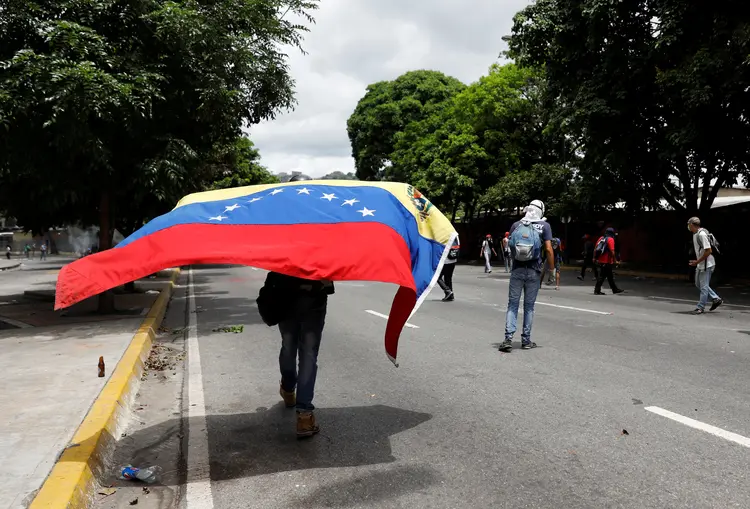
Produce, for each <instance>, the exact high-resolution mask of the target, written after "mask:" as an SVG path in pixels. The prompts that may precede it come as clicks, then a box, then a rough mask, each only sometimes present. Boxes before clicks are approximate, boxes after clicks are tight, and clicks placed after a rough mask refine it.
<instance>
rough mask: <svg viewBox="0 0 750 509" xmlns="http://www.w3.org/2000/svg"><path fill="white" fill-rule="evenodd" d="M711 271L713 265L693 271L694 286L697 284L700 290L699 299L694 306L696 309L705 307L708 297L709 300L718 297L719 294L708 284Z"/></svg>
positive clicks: (712, 270)
mask: <svg viewBox="0 0 750 509" xmlns="http://www.w3.org/2000/svg"><path fill="white" fill-rule="evenodd" d="M713 272H714V268H713V267H710V268H708V269H706V270H696V271H695V286H697V287H698V289H699V290H700V291H701V300H700V301H698V305H697V306H696V307H697V308H698V309H704V308H705V307H706V303H708V299H709V298H711V300H716V299H718V298H719V296H718V295H717V294H716V292H715V291H713V289H712V288H711V286H710V285H711V274H713Z"/></svg>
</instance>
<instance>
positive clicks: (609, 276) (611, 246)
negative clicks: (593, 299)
mask: <svg viewBox="0 0 750 509" xmlns="http://www.w3.org/2000/svg"><path fill="white" fill-rule="evenodd" d="M602 239H605V240H606V242H607V244H606V248H605V250H604V253H602V254H601V255H599V257H598V258H597V259H596V261H597V263H598V264H599V277H598V278H597V280H596V287H594V294H595V295H606V294H605V293H604V292H602V285H603V284H604V280H605V279H606V280H607V282H609V287H610V288H611V289H612V293H614V294H618V293H622V292H624V291H625V290H621V289H620V288H618V287H617V283H615V274H614V268H615V265H616V264H617V256H616V254H615V229H614V228H607V231H606V232H605V233H604V236H603V237H601V238H600V239H599V240H597V241H596V243H597V244H599V241H600V240H602Z"/></svg>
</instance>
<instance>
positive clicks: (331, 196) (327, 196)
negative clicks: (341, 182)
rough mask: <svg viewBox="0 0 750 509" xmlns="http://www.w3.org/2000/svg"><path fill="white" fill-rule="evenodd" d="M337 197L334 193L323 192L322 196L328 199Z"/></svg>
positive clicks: (323, 198)
mask: <svg viewBox="0 0 750 509" xmlns="http://www.w3.org/2000/svg"><path fill="white" fill-rule="evenodd" d="M335 199H336V195H335V194H333V193H331V194H326V193H323V197H322V198H321V200H328V201H331V200H335Z"/></svg>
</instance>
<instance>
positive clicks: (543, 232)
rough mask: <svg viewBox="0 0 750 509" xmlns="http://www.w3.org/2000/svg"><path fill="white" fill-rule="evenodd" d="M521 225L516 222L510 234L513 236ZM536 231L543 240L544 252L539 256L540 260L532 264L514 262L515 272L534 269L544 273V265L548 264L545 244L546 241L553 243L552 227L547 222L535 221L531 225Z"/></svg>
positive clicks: (519, 222)
mask: <svg viewBox="0 0 750 509" xmlns="http://www.w3.org/2000/svg"><path fill="white" fill-rule="evenodd" d="M520 224H521V221H516V222H515V223H513V226H511V227H510V234H511V236H512V235H513V231H514V230H515V229H516V228H518V226H519V225H520ZM531 224H532V226H533V227H534V229H535V230H536V231H537V233H539V235H540V236H541V238H542V252H541V254H540V255H539V259H538V260H535V261H532V262H526V263H523V262H518V261H516V260H513V270H515V269H517V268H527V267H528V268H532V269H534V270H536V271H537V272H541V271H542V267H543V266H544V263H546V260H547V251H546V250H545V249H544V243H545V242H546V241H548V240H549V241H552V227H551V226H550V225H549V223H548V222H547V221H534V222H533V223H531Z"/></svg>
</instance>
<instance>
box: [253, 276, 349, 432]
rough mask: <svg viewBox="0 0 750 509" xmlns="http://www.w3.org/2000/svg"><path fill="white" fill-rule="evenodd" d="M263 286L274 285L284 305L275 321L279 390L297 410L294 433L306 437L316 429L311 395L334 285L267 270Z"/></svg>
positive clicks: (317, 427) (290, 406)
mask: <svg viewBox="0 0 750 509" xmlns="http://www.w3.org/2000/svg"><path fill="white" fill-rule="evenodd" d="M265 286H268V287H274V288H275V289H276V291H277V292H278V294H279V295H280V296H281V297H280V299H279V300H280V302H283V303H285V305H286V306H287V308H286V311H285V313H284V318H283V319H282V320H281V321H280V322H279V332H281V352H280V353H279V370H280V372H281V383H280V387H279V394H280V395H281V398H282V399H283V400H284V403H285V404H286V406H287V407H288V408H293V407H294V408H296V410H297V436H298V437H309V436H312V435H314V434H316V433H318V432H319V431H320V427H319V426H318V425H317V423H316V422H315V415H314V413H313V410H315V406H314V405H313V397H314V394H315V380H316V377H317V373H318V352H319V350H320V342H321V339H322V337H323V327H324V326H325V318H326V311H327V308H328V296H329V295H333V293H334V292H335V289H334V286H333V283H332V282H330V281H311V280H308V279H301V278H297V277H292V276H285V275H283V274H279V273H277V272H269V274H268V276H267V278H266V283H265ZM298 359H299V366H298V364H297V360H298Z"/></svg>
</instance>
